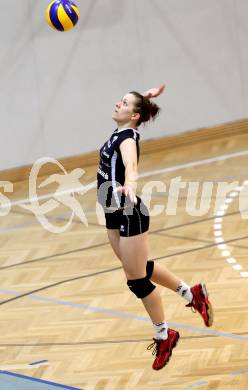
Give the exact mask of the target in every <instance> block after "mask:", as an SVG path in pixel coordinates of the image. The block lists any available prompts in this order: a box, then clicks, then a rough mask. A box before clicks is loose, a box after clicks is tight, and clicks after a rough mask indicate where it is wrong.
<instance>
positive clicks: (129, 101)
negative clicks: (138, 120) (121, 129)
mask: <svg viewBox="0 0 248 390" xmlns="http://www.w3.org/2000/svg"><path fill="white" fill-rule="evenodd" d="M134 104H135V96H134V95H132V94H131V93H127V94H126V95H125V96H124V97H123V98H122V100H120V101H119V102H116V104H115V109H114V111H113V113H112V119H114V121H115V122H116V123H117V124H119V125H120V124H125V123H129V122H131V121H132V120H133V115H134V111H133V110H134Z"/></svg>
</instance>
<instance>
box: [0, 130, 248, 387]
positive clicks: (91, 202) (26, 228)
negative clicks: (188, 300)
mask: <svg viewBox="0 0 248 390" xmlns="http://www.w3.org/2000/svg"><path fill="white" fill-rule="evenodd" d="M188 163H192V164H188ZM247 165H248V135H247V133H244V134H243V135H237V136H235V137H232V138H227V137H223V138H221V139H218V140H214V141H205V142H201V143H195V144H192V145H188V146H184V147H178V148H177V149H175V150H171V151H166V152H157V153H156V152H153V153H150V154H149V155H145V156H143V158H141V162H140V167H139V172H140V174H141V178H140V180H139V185H140V191H141V190H142V188H143V185H144V184H146V183H147V182H148V181H151V180H154V181H161V182H163V183H164V184H166V185H167V192H166V193H159V192H157V191H156V190H154V191H153V198H152V205H155V204H160V205H167V202H168V189H169V185H170V183H171V180H172V179H173V178H175V177H178V176H181V180H182V181H185V182H187V183H188V182H190V181H200V182H201V183H202V182H206V181H208V182H213V195H212V198H211V205H210V206H211V207H210V209H209V211H208V212H206V213H205V214H204V215H202V216H192V215H190V212H189V209H187V208H186V203H187V202H186V201H187V198H190V196H189V195H188V197H187V191H188V190H187V188H186V189H182V190H181V191H180V197H179V202H178V207H177V210H176V215H166V213H165V211H164V212H163V213H162V214H160V215H157V216H153V217H152V218H151V226H150V258H151V259H156V261H159V262H160V263H162V264H165V265H166V266H167V267H168V268H169V269H170V270H171V271H173V272H175V273H176V274H178V275H179V276H180V277H181V278H182V279H183V280H185V281H186V282H188V283H189V284H190V285H193V284H195V283H197V282H200V281H205V282H206V284H207V286H208V289H209V292H210V299H211V301H212V303H213V307H214V313H215V318H214V324H213V327H212V328H210V329H209V328H205V327H204V326H203V323H202V320H201V318H200V317H199V315H197V314H193V313H192V312H191V310H190V309H188V308H185V301H184V300H182V298H180V297H179V296H178V295H177V294H175V293H173V292H172V291H169V290H166V289H162V288H161V294H162V298H163V302H164V307H165V312H166V319H167V321H168V322H169V324H170V325H171V327H173V328H175V329H177V330H179V331H180V334H181V339H180V341H179V343H178V346H177V347H176V348H175V350H174V351H173V356H172V358H171V360H170V362H169V364H168V366H166V367H165V368H164V369H162V370H161V371H159V372H155V371H153V370H152V369H151V364H152V361H153V356H152V355H151V352H150V351H147V349H146V348H147V346H148V345H149V344H150V343H151V342H152V337H153V329H152V326H151V324H150V322H149V320H148V317H147V314H146V312H145V310H144V308H143V306H142V304H141V302H140V301H139V300H137V299H136V298H135V297H134V296H133V295H132V294H131V293H130V292H129V290H128V289H127V287H126V282H125V278H124V275H123V272H122V270H121V268H120V264H119V262H118V260H117V258H116V257H115V256H114V254H113V252H112V250H111V248H110V245H109V244H108V241H107V236H106V231H105V228H104V226H102V225H101V224H99V221H98V219H97V217H96V205H95V189H92V190H90V191H88V192H87V193H86V194H84V195H79V194H77V195H75V196H76V199H77V200H78V201H80V203H81V205H82V207H83V209H84V211H85V214H86V216H87V219H88V222H89V225H88V227H86V226H84V224H83V223H82V222H81V221H80V220H79V219H78V218H77V217H75V218H74V219H73V223H72V225H71V227H70V229H68V230H67V231H66V232H64V233H61V234H54V233H50V232H49V231H47V230H45V229H44V228H43V227H42V226H41V224H40V223H39V222H38V221H37V219H36V217H35V216H34V214H33V213H32V212H30V211H28V210H26V209H24V208H22V207H21V206H20V204H18V203H15V202H16V201H17V200H18V199H25V198H27V197H28V183H27V182H18V183H14V192H13V194H12V195H11V194H5V195H7V196H8V197H9V198H11V200H12V201H13V206H12V208H11V210H10V212H9V214H8V215H6V216H4V217H3V216H2V217H0V218H1V219H0V220H1V225H0V248H1V249H0V267H1V283H0V286H1V287H0V295H1V317H0V323H1V332H0V354H1V366H0V369H1V370H6V371H8V372H14V373H17V374H23V375H27V376H29V377H33V378H41V379H44V380H47V381H52V382H56V383H63V384H65V385H67V386H71V387H75V388H79V389H84V390H93V389H94V390H105V389H106V390H124V389H125V390H127V389H128V390H134V389H135V390H150V389H157V390H160V389H165V390H166V389H168V390H169V389H170V390H179V389H180V390H181V389H190V388H201V389H204V390H217V389H218V390H228V389H232V390H233V389H235V390H236V389H239V390H245V389H247V388H248V277H247V276H248V233H247V226H248V222H247V221H246V219H244V218H241V213H240V203H242V202H241V200H240V199H241V194H242V192H243V191H244V192H245V190H246V186H245V187H244V188H242V187H240V185H241V183H242V182H243V181H244V180H245V179H248V172H247ZM85 170H86V173H85V175H84V176H83V178H82V180H81V182H82V183H84V184H85V183H90V182H92V181H94V180H95V172H96V167H95V166H91V167H87V168H85ZM42 180H44V178H42ZM42 180H40V181H42ZM220 182H227V183H229V184H230V183H233V182H236V183H234V187H235V188H231V187H230V191H229V195H228V199H231V200H230V201H228V202H229V203H225V205H224V206H223V199H220V198H221V197H220V196H219V195H218V194H217V187H218V183H220ZM237 185H239V187H238V188H237V189H236V187H237ZM55 188H56V185H52V184H50V185H47V186H46V187H45V188H43V189H42V191H39V194H43V195H44V194H45V193H52V192H53V190H54V189H55ZM145 192H146V193H147V192H148V189H147V188H146V190H145ZM235 192H236V196H235ZM230 193H231V195H230ZM199 198H200V192H199V194H198V202H199ZM216 200H218V201H219V204H217V203H216ZM43 202H44V201H43ZM41 203H42V202H41ZM198 205H199V204H198ZM187 207H189V204H188V206H187ZM247 208H248V207H247ZM187 210H188V211H187ZM216 213H217V218H219V219H218V220H216ZM69 215H70V210H69V209H68V208H67V207H65V206H63V205H61V206H60V207H58V208H57V209H56V210H54V211H53V212H50V213H49V214H48V216H49V221H50V222H51V223H53V224H54V225H56V226H62V225H63V224H65V223H66V222H67V221H68V218H69ZM222 237H223V240H222ZM216 238H217V242H216ZM37 362H40V363H37ZM31 363H35V364H32V365H31ZM3 390H5V389H4V388H3Z"/></svg>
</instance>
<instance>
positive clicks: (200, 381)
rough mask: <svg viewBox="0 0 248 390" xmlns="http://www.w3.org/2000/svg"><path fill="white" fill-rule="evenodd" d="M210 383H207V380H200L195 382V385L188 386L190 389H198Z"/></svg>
mask: <svg viewBox="0 0 248 390" xmlns="http://www.w3.org/2000/svg"><path fill="white" fill-rule="evenodd" d="M207 384H208V382H207V381H205V380H199V381H197V382H194V383H191V384H190V385H188V387H189V388H192V389H196V388H197V387H200V386H202V385H207Z"/></svg>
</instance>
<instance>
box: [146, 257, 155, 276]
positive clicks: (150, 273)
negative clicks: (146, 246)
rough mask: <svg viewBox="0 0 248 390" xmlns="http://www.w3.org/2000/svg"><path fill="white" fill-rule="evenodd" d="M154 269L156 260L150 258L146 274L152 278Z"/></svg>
mask: <svg viewBox="0 0 248 390" xmlns="http://www.w3.org/2000/svg"><path fill="white" fill-rule="evenodd" d="M153 269H154V261H152V260H148V262H147V263H146V276H147V277H148V279H151V277H152V274H153Z"/></svg>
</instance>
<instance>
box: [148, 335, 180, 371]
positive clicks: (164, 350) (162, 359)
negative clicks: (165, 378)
mask: <svg viewBox="0 0 248 390" xmlns="http://www.w3.org/2000/svg"><path fill="white" fill-rule="evenodd" d="M179 337H180V336H179V333H178V332H177V331H175V330H173V329H168V339H166V340H156V339H153V340H154V342H153V343H152V344H151V345H149V346H148V347H147V349H148V350H149V349H152V348H153V347H155V348H154V350H153V352H152V354H153V355H155V354H156V357H155V360H154V362H153V365H152V368H153V369H154V370H160V369H161V368H163V367H164V366H165V365H166V364H167V363H168V361H169V360H170V357H171V354H172V350H173V348H174V347H175V346H176V345H177V342H178V339H179Z"/></svg>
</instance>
